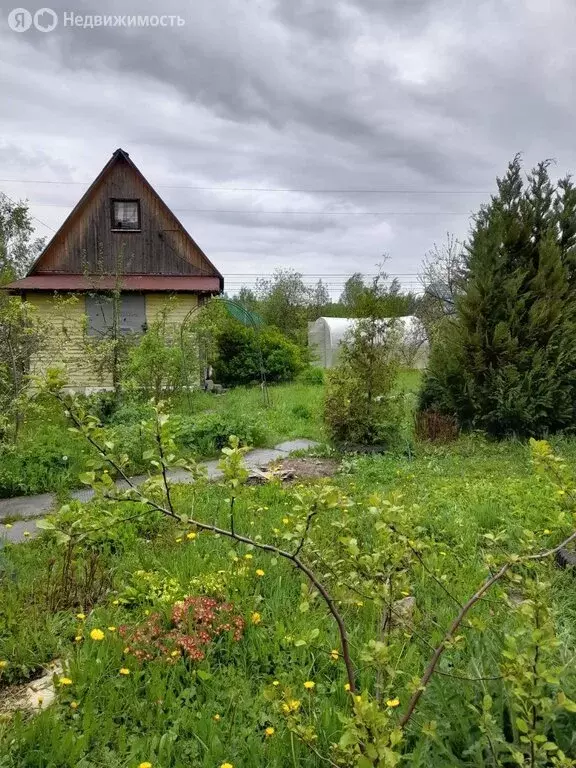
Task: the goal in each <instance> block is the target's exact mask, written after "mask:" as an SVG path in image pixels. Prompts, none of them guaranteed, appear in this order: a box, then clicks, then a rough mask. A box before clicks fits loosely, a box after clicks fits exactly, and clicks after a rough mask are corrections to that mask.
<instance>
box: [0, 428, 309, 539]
mask: <svg viewBox="0 0 576 768" xmlns="http://www.w3.org/2000/svg"><path fill="white" fill-rule="evenodd" d="M318 445H319V443H316V442H314V441H313V440H288V441H286V442H283V443H280V444H279V445H277V446H275V447H274V448H254V449H253V450H252V451H249V452H248V453H247V454H246V455H245V457H244V463H245V464H246V466H247V467H248V468H249V469H253V468H255V467H263V466H266V465H267V464H270V463H271V462H273V461H276V460H278V459H282V458H285V457H286V456H287V455H288V454H289V453H291V452H292V451H301V450H307V449H309V448H315V447H317V446H318ZM218 462H219V459H212V460H210V461H204V462H201V463H202V465H203V466H204V467H206V471H207V475H208V477H209V478H210V479H211V480H215V479H217V478H219V477H221V476H222V471H221V470H220V469H219V468H218ZM147 479H148V475H136V476H135V477H131V478H130V480H131V482H132V483H134V485H141V484H142V483H143V482H145V481H146V480H147ZM168 479H169V480H170V481H171V482H172V483H191V482H193V479H192V477H191V475H190V474H189V473H188V472H186V471H185V470H181V469H179V470H172V471H170V472H169V473H168ZM117 485H118V487H119V488H127V487H128V486H127V483H126V482H125V481H124V480H119V481H118V482H117ZM71 496H72V498H73V499H78V500H79V501H90V499H92V497H93V496H94V491H93V490H92V489H91V488H82V489H80V490H77V491H72V493H71ZM55 503H56V496H55V494H53V493H41V494H39V495H37V496H18V497H16V498H13V499H0V547H1V546H2V544H3V543H4V542H6V541H9V542H12V543H18V542H21V541H26V540H27V539H29V538H30V539H32V538H35V537H36V536H39V535H40V533H41V531H40V529H38V528H37V527H36V525H35V522H36V520H37V519H42V517H43V515H46V513H47V512H50V510H51V509H52V508H53V507H54V506H55ZM10 518H25V519H20V520H16V521H15V522H14V523H12V524H11V525H10V527H8V528H7V527H6V525H2V524H1V521H2V520H6V519H8V520H10ZM25 532H26V533H28V534H29V536H28V535H25Z"/></svg>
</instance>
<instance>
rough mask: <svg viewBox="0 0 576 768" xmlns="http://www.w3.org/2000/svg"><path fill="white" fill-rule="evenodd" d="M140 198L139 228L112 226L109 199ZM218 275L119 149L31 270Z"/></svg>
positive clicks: (70, 272)
mask: <svg viewBox="0 0 576 768" xmlns="http://www.w3.org/2000/svg"><path fill="white" fill-rule="evenodd" d="M114 198H116V199H122V198H123V199H135V200H139V201H140V216H141V231H139V232H126V231H120V232H118V231H113V230H112V223H111V221H112V214H111V201H112V199H114ZM119 260H120V261H121V267H120V271H121V272H123V273H124V274H138V275H142V274H144V275H218V274H219V273H218V272H217V271H216V270H215V269H214V267H213V266H212V264H210V262H209V261H208V259H207V258H206V257H205V255H204V254H203V253H202V251H201V249H200V248H199V247H198V246H197V245H196V243H195V242H194V241H193V240H192V238H191V237H190V236H189V235H188V234H187V232H186V231H185V230H184V228H183V227H182V225H181V224H180V222H179V221H178V220H177V219H176V217H175V216H174V215H173V214H172V213H171V212H170V210H169V209H168V208H167V206H166V205H165V204H164V203H163V202H162V200H161V199H160V198H159V197H158V195H157V194H156V193H155V192H154V190H153V189H152V187H151V186H150V185H149V184H148V183H147V182H146V180H145V179H144V177H143V176H142V175H141V174H140V172H139V171H138V170H137V169H136V168H135V167H134V166H133V165H132V164H131V163H130V162H129V161H127V160H126V159H124V157H123V156H122V155H119V156H117V157H115V158H114V161H113V162H112V163H111V165H110V167H109V168H108V169H107V170H106V171H105V172H104V174H103V176H102V178H101V179H100V180H99V182H98V183H97V184H95V186H94V187H93V188H92V189H91V190H89V192H88V195H87V196H86V198H85V199H84V200H83V201H82V204H81V206H80V207H79V208H78V209H76V210H75V211H74V212H73V214H72V215H71V217H70V219H69V221H67V222H66V223H65V224H64V225H63V227H62V228H61V229H60V230H59V232H58V233H57V235H56V236H55V238H54V240H53V241H52V242H51V243H50V244H49V245H48V247H47V249H46V251H45V252H44V254H43V255H42V256H41V258H40V259H39V261H38V263H37V264H36V265H35V267H33V268H32V270H31V274H45V273H52V274H54V273H62V274H82V273H83V272H90V273H92V274H94V273H96V274H101V273H102V272H105V273H111V274H116V273H117V271H118V268H119V263H118V261H119Z"/></svg>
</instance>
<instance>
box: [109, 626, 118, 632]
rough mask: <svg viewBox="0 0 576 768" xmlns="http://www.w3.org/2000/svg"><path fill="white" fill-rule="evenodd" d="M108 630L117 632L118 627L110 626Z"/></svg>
mask: <svg viewBox="0 0 576 768" xmlns="http://www.w3.org/2000/svg"><path fill="white" fill-rule="evenodd" d="M108 632H116V627H108Z"/></svg>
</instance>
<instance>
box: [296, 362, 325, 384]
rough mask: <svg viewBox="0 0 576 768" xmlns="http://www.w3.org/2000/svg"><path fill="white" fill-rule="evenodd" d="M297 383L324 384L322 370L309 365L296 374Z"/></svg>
mask: <svg viewBox="0 0 576 768" xmlns="http://www.w3.org/2000/svg"><path fill="white" fill-rule="evenodd" d="M298 381H299V382H300V383H302V384H324V368H317V367H316V366H313V365H309V366H308V367H306V368H304V370H303V371H301V372H300V373H299V374H298Z"/></svg>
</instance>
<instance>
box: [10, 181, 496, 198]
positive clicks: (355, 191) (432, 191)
mask: <svg viewBox="0 0 576 768" xmlns="http://www.w3.org/2000/svg"><path fill="white" fill-rule="evenodd" d="M0 183H7V184H64V185H66V184H73V185H81V186H89V185H90V184H91V183H92V182H89V181H56V180H48V179H0ZM154 186H155V188H156V189H191V190H198V191H213V192H309V193H313V194H318V195H320V194H326V195H330V194H335V195H344V194H352V195H357V194H362V195H489V194H491V192H490V191H489V190H485V189H484V190H483V189H314V188H310V187H292V188H289V187H204V186H193V185H188V184H156V185H154Z"/></svg>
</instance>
